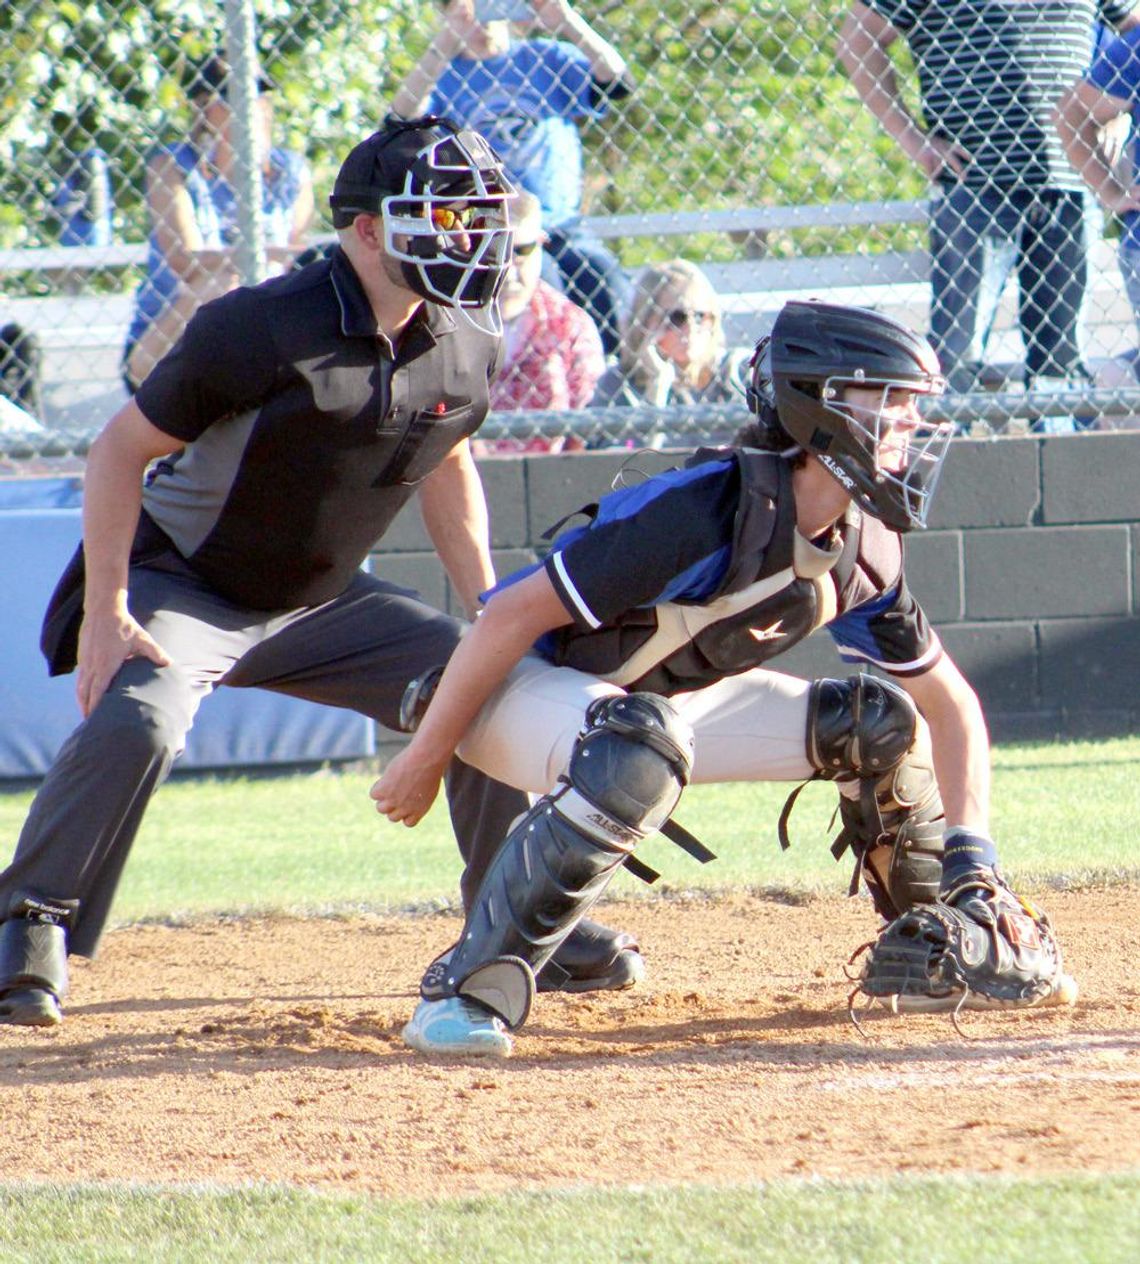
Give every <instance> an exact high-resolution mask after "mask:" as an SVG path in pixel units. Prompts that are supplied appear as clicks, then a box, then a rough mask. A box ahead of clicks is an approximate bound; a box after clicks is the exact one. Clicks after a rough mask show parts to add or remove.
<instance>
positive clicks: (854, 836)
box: [785, 675, 945, 920]
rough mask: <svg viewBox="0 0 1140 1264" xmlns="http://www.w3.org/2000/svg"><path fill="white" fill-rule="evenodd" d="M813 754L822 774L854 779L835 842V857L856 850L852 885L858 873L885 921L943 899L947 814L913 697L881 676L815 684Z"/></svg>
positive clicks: (811, 708)
mask: <svg viewBox="0 0 1140 1264" xmlns="http://www.w3.org/2000/svg"><path fill="white" fill-rule="evenodd" d="M807 752H808V758H809V759H810V760H811V762H812V764H813V766H814V767H815V768H816V769H817V776H819V777H822V778H826V779H829V780H834V781H837V782H840V783H847V784H850V783H852V782H857V783H858V794H857V795H846V794H841V795H840V800H839V806H840V816H841V819H842V821H843V830H842V832H841V833H840V835H839V837H838V838H836V840H835V842H834V843H833V844H832V848H831V850H832V853H833V854H834V855H835V858H836V859H837V860H838V859H839V858H840V857H841V856H842V855H843V853H844V852H845V851H846V850H847V848H848V847H850V848H851V850H852V851H853V852H854V853H855V873H854V875H853V876H852V880H851V890H852V892H853V893H854V891H856V890H857V889H858V884H859V879H860V877H862V878H863V879H864V881H865V882H866V884H867V889H868V890H869V892H870V894H871V898H872V900H873V901H874V903H875V908H876V910H877V911H878V912H879V914H880V915H881V916H883V917H884V918H887V919H888V920H892V919H893V918H895V917H897V916H898V915H899V914H900V913H903V912H905V911H906V910H907V909H909V908H912V907H913V906H914V905H916V904H923V903H929V902H930V901H931V900H934V899H935V898H937V895H938V887H939V881H940V879H941V876H942V832H943V828H944V826H945V817H944V814H943V811H942V798H941V795H940V794H939V791H938V782H937V780H936V779H935V776H934V762H933V758H932V755H931V750H930V734H929V731H928V730H927V728H926V725H925V724H924V723H923V721H922V720H921V719H920V717H919V714H918V712H917V710H916V709H915V706H914V703H913V702H912V701H911V699H910V697H909V695H908V694H906V693H905V692H904V691H903V690H902V689H901V688H899V686H898V685H896V684H894V683H893V682H892V681H889V680H881V679H879V678H878V677H876V676H868V675H859V676H851V677H848V679H846V680H817V681H815V682H814V683H813V684H812V688H811V695H810V698H809V703H808V733H807ZM785 819H786V817H785Z"/></svg>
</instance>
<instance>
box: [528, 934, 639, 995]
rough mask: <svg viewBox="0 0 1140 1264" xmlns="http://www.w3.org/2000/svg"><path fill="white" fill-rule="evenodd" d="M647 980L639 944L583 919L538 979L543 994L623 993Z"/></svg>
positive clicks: (632, 939) (539, 988) (627, 936)
mask: <svg viewBox="0 0 1140 1264" xmlns="http://www.w3.org/2000/svg"><path fill="white" fill-rule="evenodd" d="M644 978H645V958H644V957H642V955H641V953H640V951H639V949H638V943H637V940H636V939H634V937H633V936H632V935H629V934H627V933H626V932H625V931H617V930H610V928H609V927H608V926H603V925H601V923H600V922H594V921H591V920H590V919H589V918H583V919H582V920H581V921H580V922H579V923H578V925H577V926H575V927H574V929H573V930H572V931H571V932H570V934H569V935H568V936H567V937H566V939H565V941H564V942H563V943H562V945H561V947H560V948H559V949H558V951H557V952H556V953H555V954H554V956H553V957H552V958H551V959H550V961H549V962H547V964H546V966H545V967H544V968H543V970H542V973H541V974H540V975H539V976H538V990H539V991H540V992H613V991H623V990H624V989H626V988H631V987H633V986H634V984H636V983H640V982H641V980H642V979H644Z"/></svg>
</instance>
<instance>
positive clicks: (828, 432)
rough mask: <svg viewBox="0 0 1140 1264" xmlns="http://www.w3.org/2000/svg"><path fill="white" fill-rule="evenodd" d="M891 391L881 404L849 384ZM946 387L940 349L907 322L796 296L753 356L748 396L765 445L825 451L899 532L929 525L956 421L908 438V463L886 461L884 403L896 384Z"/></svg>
mask: <svg viewBox="0 0 1140 1264" xmlns="http://www.w3.org/2000/svg"><path fill="white" fill-rule="evenodd" d="M849 386H858V387H863V388H869V389H872V390H881V396H880V402H879V407H878V408H877V409H876V410H873V411H872V410H868V409H864V408H856V407H855V406H853V405H851V404H849V403H847V402H846V400H845V398H844V396H845V390H846V388H847V387H849ZM899 389H902V390H908V391H914V392H916V393H918V394H922V395H939V394H941V393H942V391H943V390H944V389H945V382H944V379H943V378H942V375H941V373H940V371H939V366H938V357H937V356H936V355H935V354H934V349H933V348H932V347H931V345H930V344H929V343H928V342H927V341H926V339H925V338H923V337H922V336H921V335H919V334H916V333H915V332H914V331H913V330H911V329H908V328H907V327H906V326H905V325H902V324H899V322H898V321H896V320H892V319H891V318H890V317H889V316H884V315H883V314H882V313H880V312H873V311H870V310H868V309H866V308H862V307H842V306H839V305H837V304H832V303H821V302H816V301H812V302H799V301H797V302H791V303H787V304H786V305H785V306H784V307H783V309H782V310H781V312H780V314H779V315H778V316H777V317H776V323H775V325H773V327H772V332H771V334H768V335H766V336H765V337H763V338H761V339H760V341H759V342H758V343H757V344H756V350H755V351H754V352H753V355H752V371H751V380H750V385H749V390H748V404H749V407H750V408H751V409H752V411H753V413H754V414H755V415H756V418H757V421H758V423H759V424H758V426H757V427H756V428H755V430H756V431H757V432H758V434H759V436H760V439H761V442H762V446H764V447H767V448H771V449H772V450H775V451H792V450H795V449H797V448H798V449H802V450H803V451H805V452H808V453H810V454H811V455H812V456H814V457H816V458H817V459H818V460H819V461H820V463H821V464H822V465H823V466H824V467H825V468H826V469H827V470H828V472H829V473H830V474H831V475H832V476H833V477H834V478H835V479H837V480H838V481H839V482H840V483H841V484H842V485H843V487H844V488H845V489H846V490H847V491H849V492H850V493H851V495H852V496H853V497H854V499H855V500H856V501H857V502H858V503H859V505H860V506H862V508H863V509H865V510H866V511H867V513H869V514H871V515H872V516H873V517H875V518H881V519H882V520H883V522H885V523H886V524H887V526H889V527H891V528H892V529H893V530H895V531H909V530H911V529H912V528H913V527H924V526H925V525H926V518H927V514H928V512H929V508H930V498H931V496H932V495H933V493H934V488H935V485H936V484H937V482H938V476H939V474H940V473H941V470H942V462H943V461H944V460H945V457H946V451H947V443H948V441H949V439H950V437H951V435H952V434H953V432H954V428H953V426H952V425H951V424H949V423H943V424H923V425H921V426H920V427H918V428H917V429H916V430H915V431H914V432H913V433H911V434H910V435H909V436H908V439H909V442H908V445H907V451H906V457H905V464H904V465H903V467H902V468H901V469H898V470H887V469H884V468H882V466H881V464H880V455H881V453H880V440H881V439H882V437H883V434H884V431H885V429H886V427H884V425H883V408H884V407H885V406H886V403H887V398H888V395H889V393H890V391H891V390H899Z"/></svg>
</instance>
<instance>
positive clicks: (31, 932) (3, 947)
mask: <svg viewBox="0 0 1140 1264" xmlns="http://www.w3.org/2000/svg"><path fill="white" fill-rule="evenodd" d="M78 907H79V905H78V902H77V901H75V900H45V899H42V898H41V897H40V896H38V895H36V894H35V893H34V892H29V891H18V892H17V893H16V894H15V895H14V896H13V897H12V902H11V904H10V905H9V908H8V919H7V921H4V922H0V1023H7V1024H8V1025H9V1026H12V1027H54V1026H56V1024H57V1023H61V1022H63V1011H62V1010H61V1009H60V1005H59V998H60V997H61V996H63V995H64V993H65V992H66V991H67V928H68V926H69V925H70V923H71V920H72V918H73V917H74V916H75V912H76V909H77V908H78Z"/></svg>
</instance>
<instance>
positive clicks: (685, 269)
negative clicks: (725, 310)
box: [590, 259, 750, 446]
mask: <svg viewBox="0 0 1140 1264" xmlns="http://www.w3.org/2000/svg"><path fill="white" fill-rule="evenodd" d="M749 355H750V350H749V348H747V347H731V348H730V347H726V346H725V341H724V327H723V325H722V324H721V307H720V298H719V296H718V295H717V292H716V290H714V289H713V287H712V282H710V281H709V279H708V277H707V276H705V274H704V273H703V272H702V271H701V270H700V268H698V267H697V265H696V264H695V263H689V262H688V260H686V259H671V260H670V261H669V262H668V263H661V264H654V265H652V266H651V267H648V268H645V269H644V270H643V271H642V272H641V274H640V275H639V276H638V278H637V280H636V282H635V283H634V287H633V293H632V295H631V297H630V303H629V306H628V308H627V310H626V312H625V314H624V317H623V320H622V344H621V348H620V351H619V353H618V361H617V363H616V364H615V365H613V366H612V367H611V368H610V369H608V370H607V372H606V373H605V375H604V376H603V377H602V380H601V381H600V382H599V383H598V388H597V390H596V391H595V392H594V398H593V399H592V400H591V401H590V403H591V405H592V406H593V407H595V408H599V407H600V408H604V407H618V408H622V407H626V408H628V407H634V406H636V405H639V404H650V405H653V406H654V407H657V408H664V407H666V406H668V405H671V404H698V403H701V404H726V403H732V402H735V401H738V400H743V398H744V392H745V387H746V378H747V370H748V358H749ZM642 441H645V440H644V436H643V437H642ZM662 441H663V436H657V437H655V439H654V441H653V442H654V446H660V444H661V442H662Z"/></svg>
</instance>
